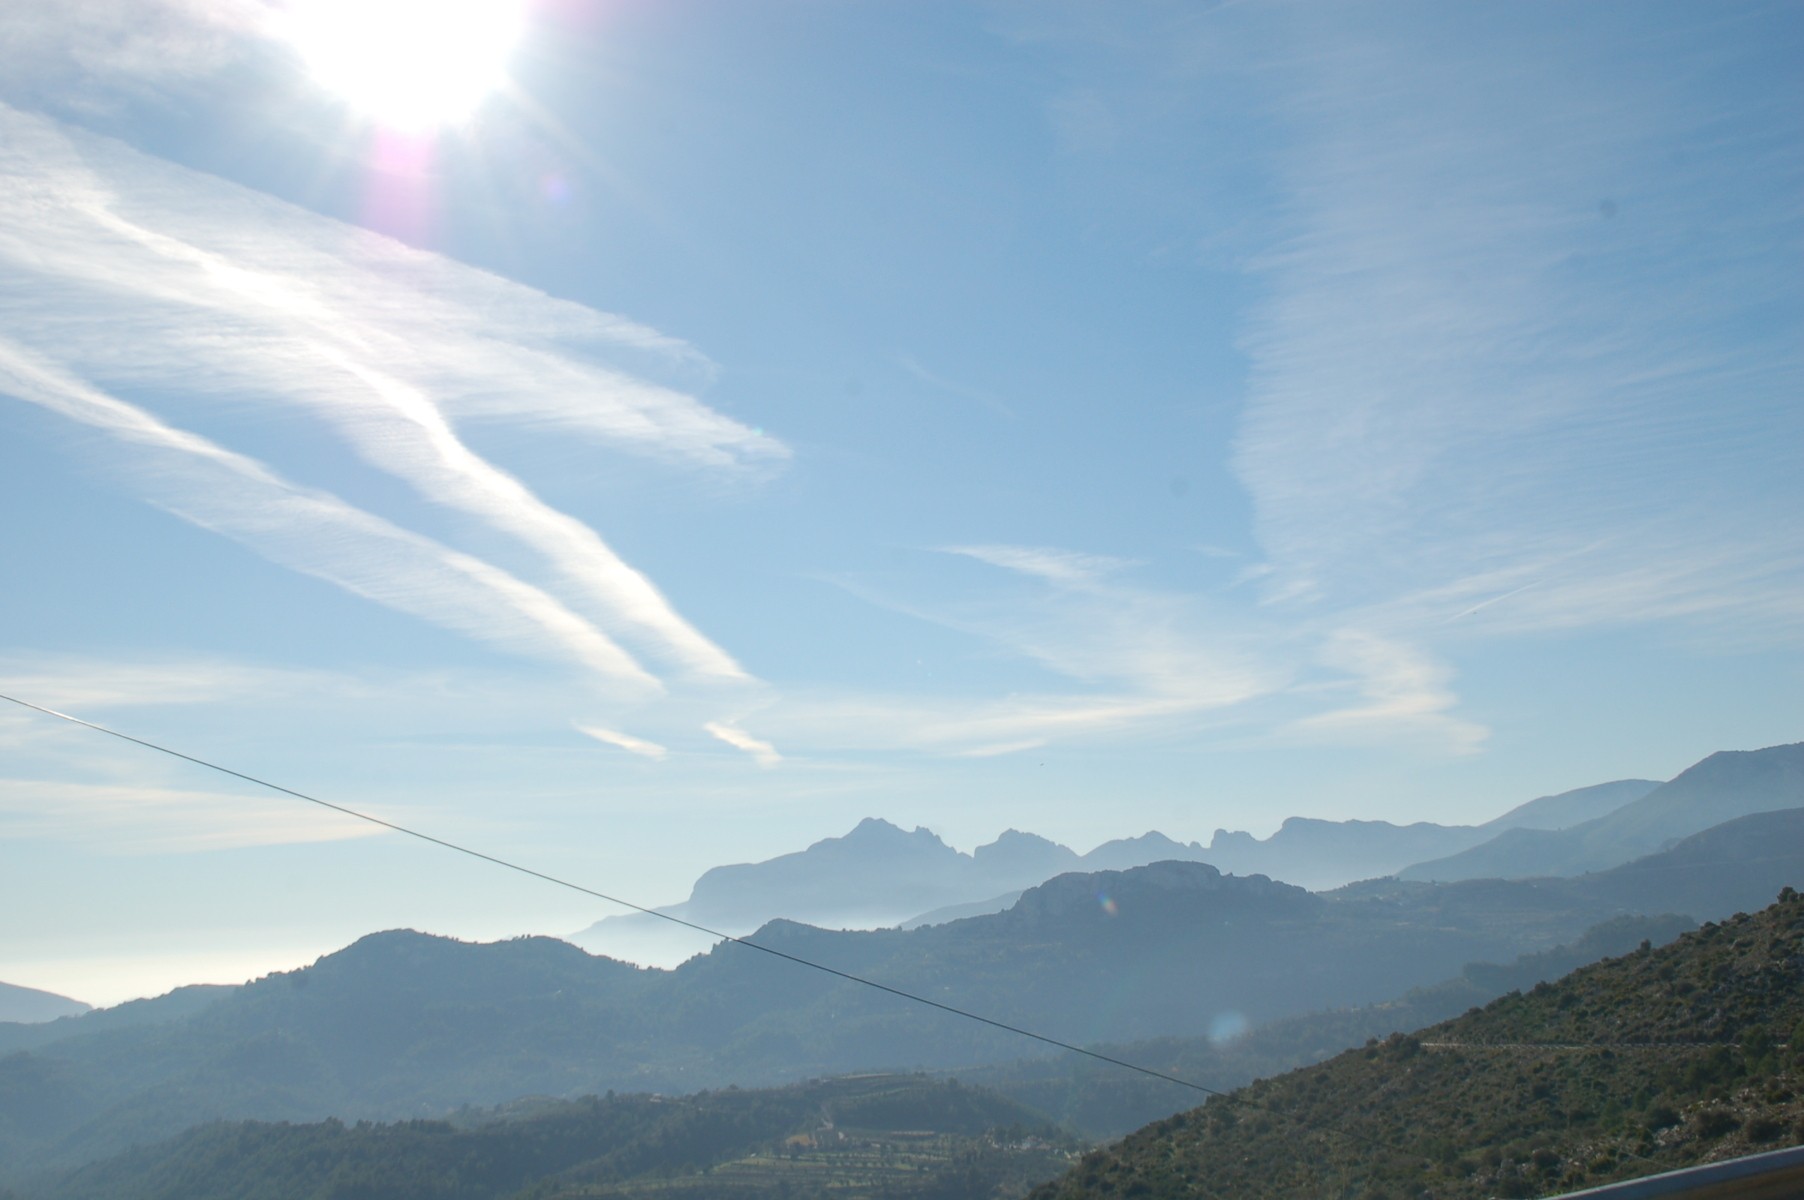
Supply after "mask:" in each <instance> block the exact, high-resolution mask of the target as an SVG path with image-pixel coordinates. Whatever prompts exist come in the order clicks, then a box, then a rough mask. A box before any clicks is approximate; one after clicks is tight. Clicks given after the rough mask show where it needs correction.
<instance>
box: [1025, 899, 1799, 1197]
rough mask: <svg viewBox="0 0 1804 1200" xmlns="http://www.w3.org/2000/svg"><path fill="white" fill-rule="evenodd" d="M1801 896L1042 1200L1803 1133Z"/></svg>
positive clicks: (1110, 1157) (1122, 1154)
mask: <svg viewBox="0 0 1804 1200" xmlns="http://www.w3.org/2000/svg"><path fill="white" fill-rule="evenodd" d="M1801 984H1804V898H1801V897H1800V896H1799V895H1798V893H1797V892H1795V891H1793V890H1792V889H1790V888H1787V889H1786V890H1785V891H1784V892H1783V893H1781V896H1780V900H1779V902H1778V903H1777V904H1775V905H1773V906H1772V907H1770V908H1768V909H1765V910H1764V911H1762V912H1759V913H1757V914H1755V915H1752V916H1748V915H1745V914H1744V915H1737V916H1736V917H1734V918H1732V919H1730V920H1728V921H1725V922H1723V923H1722V924H1720V925H1716V924H1709V925H1705V926H1704V927H1703V928H1701V929H1699V930H1698V931H1696V932H1694V933H1689V934H1686V935H1684V936H1682V937H1680V938H1679V939H1678V940H1677V941H1676V942H1674V943H1673V944H1672V945H1670V946H1667V947H1664V948H1659V949H1654V948H1652V947H1647V948H1643V949H1641V950H1637V951H1635V952H1633V953H1631V954H1628V955H1626V956H1624V957H1621V958H1616V959H1610V960H1606V961H1604V962H1601V963H1598V964H1596V965H1594V966H1591V967H1586V968H1583V969H1581V970H1579V971H1576V972H1574V973H1572V974H1571V975H1569V976H1567V977H1566V978H1565V979H1563V980H1561V981H1560V982H1558V983H1555V984H1544V985H1541V986H1538V987H1535V988H1533V989H1532V990H1530V991H1529V992H1527V993H1521V992H1513V993H1511V994H1510V995H1508V996H1505V997H1503V998H1502V999H1499V1000H1496V1001H1494V1002H1493V1003H1491V1004H1489V1005H1487V1006H1486V1007H1484V1008H1483V1009H1480V1010H1475V1011H1473V1012H1471V1013H1468V1014H1467V1015H1465V1016H1463V1017H1459V1018H1456V1019H1454V1020H1451V1021H1447V1022H1444V1023H1442V1024H1440V1025H1436V1026H1433V1027H1430V1028H1428V1029H1424V1030H1422V1031H1420V1032H1419V1033H1417V1034H1415V1035H1412V1036H1403V1035H1398V1036H1394V1037H1391V1038H1389V1039H1387V1040H1385V1041H1383V1042H1378V1041H1373V1042H1371V1043H1369V1044H1368V1045H1367V1046H1366V1047H1365V1048H1364V1049H1360V1050H1351V1051H1348V1052H1346V1053H1344V1054H1341V1055H1339V1056H1337V1057H1335V1058H1333V1059H1331V1060H1329V1061H1327V1062H1324V1063H1321V1064H1319V1065H1317V1066H1314V1067H1308V1068H1305V1069H1302V1070H1298V1071H1293V1072H1291V1073H1289V1074H1287V1075H1283V1076H1280V1077H1278V1078H1275V1079H1270V1080H1265V1081H1262V1082H1260V1083H1256V1084H1254V1085H1252V1086H1250V1087H1247V1088H1244V1089H1241V1090H1240V1091H1237V1092H1235V1093H1233V1094H1232V1095H1231V1096H1229V1097H1226V1098H1215V1099H1211V1100H1210V1101H1209V1102H1208V1103H1207V1104H1205V1105H1203V1106H1202V1107H1201V1108H1198V1109H1194V1110H1192V1111H1190V1112H1187V1113H1183V1114H1181V1115H1179V1116H1176V1117H1172V1118H1170V1119H1168V1120H1165V1121H1161V1122H1159V1123H1157V1124H1154V1125H1151V1126H1148V1127H1147V1128H1146V1129H1143V1130H1141V1131H1140V1132H1139V1133H1136V1134H1134V1135H1132V1136H1131V1137H1129V1138H1127V1139H1126V1140H1124V1141H1123V1142H1122V1143H1120V1144H1119V1145H1117V1146H1115V1147H1113V1148H1111V1149H1108V1150H1104V1151H1098V1152H1096V1153H1094V1154H1091V1155H1089V1156H1087V1157H1086V1158H1085V1159H1084V1161H1083V1162H1082V1163H1080V1164H1079V1165H1078V1166H1077V1167H1076V1168H1074V1169H1073V1170H1072V1171H1071V1172H1070V1173H1069V1174H1067V1175H1066V1176H1064V1177H1063V1178H1062V1179H1060V1180H1058V1181H1057V1182H1055V1183H1053V1184H1050V1185H1048V1186H1047V1187H1045V1188H1043V1189H1041V1190H1039V1191H1038V1192H1036V1193H1035V1196H1036V1198H1037V1200H1078V1198H1080V1197H1094V1196H1105V1195H1106V1196H1117V1195H1128V1196H1141V1197H1145V1198H1146V1200H1161V1198H1162V1197H1177V1196H1184V1197H1197V1196H1203V1197H1207V1196H1219V1197H1224V1198H1226V1197H1234V1198H1235V1200H1256V1198H1259V1197H1273V1198H1276V1197H1292V1196H1299V1195H1320V1194H1335V1195H1344V1194H1356V1195H1361V1196H1432V1197H1434V1198H1435V1200H1461V1198H1465V1197H1472V1198H1474V1200H1477V1198H1479V1197H1488V1196H1512V1197H1526V1196H1540V1195H1546V1194H1549V1193H1552V1192H1558V1191H1567V1190H1573V1189H1577V1188H1580V1187H1585V1186H1592V1185H1595V1184H1599V1183H1604V1182H1608V1181H1611V1180H1616V1179H1624V1178H1633V1177H1636V1176H1641V1175H1647V1174H1653V1173H1656V1172H1659V1171H1663V1170H1670V1169H1672V1168H1675V1167H1680V1166H1687V1165H1691V1164H1693V1163H1697V1162H1705V1161H1711V1160H1714V1159H1718V1158H1727V1157H1733V1156H1735V1155H1738V1154H1744V1153H1749V1152H1752V1151H1755V1150H1759V1149H1770V1148H1774V1147H1776V1146H1780V1145H1785V1144H1788V1143H1792V1142H1797V1141H1800V1140H1804V1051H1801V1050H1800V1047H1801V1046H1804V986H1801Z"/></svg>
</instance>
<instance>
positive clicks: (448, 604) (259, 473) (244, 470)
mask: <svg viewBox="0 0 1804 1200" xmlns="http://www.w3.org/2000/svg"><path fill="white" fill-rule="evenodd" d="M0 389H3V390H4V391H5V392H6V393H8V394H10V395H12V396H14V397H15V398H17V399H20V400H24V401H27V402H28V403H33V404H37V405H39V406H41V407H43V408H46V409H48V410H50V411H52V412H55V413H58V414H59V415H61V416H64V417H67V418H68V419H70V420H72V421H77V422H80V423H81V424H83V425H87V426H89V427H92V428H95V429H99V430H102V431H104V432H106V433H107V434H109V435H111V436H112V437H113V438H114V439H116V440H117V441H118V442H119V443H121V444H123V445H124V446H126V447H129V449H130V451H131V454H130V457H129V460H128V463H127V465H126V466H127V469H129V470H130V471H131V473H132V475H133V477H134V478H135V480H136V481H137V483H138V486H139V487H140V488H141V489H142V491H143V493H144V494H145V496H146V498H148V499H149V500H151V501H152V502H153V503H155V504H157V505H159V506H161V507H163V508H166V509H168V510H169V511H170V512H172V513H175V514H176V515H178V516H181V517H183V518H184V519H186V520H188V521H191V522H193V523H194V524H196V525H199V526H201V527H202V528H205V529H210V530H213V531H215V532H217V533H221V534H224V535H225V536H227V537H231V538H233V539H234V540H237V541H240V542H243V543H245V544H246V545H248V546H250V547H251V548H252V549H254V550H256V551H257V552H258V553H260V554H262V555H264V556H265V557H267V558H269V559H271V560H273V561H275V562H279V563H282V564H283V565H284V566H288V567H291V568H293V569H294V570H297V571H301V572H304V573H305V574H308V575H313V576H316V577H318V578H321V579H325V580H327V581H329V582H331V583H333V584H336V585H337V586H339V587H342V588H344V589H346V590H347V591H350V592H353V593H355V594H357V595H360V596H363V597H365V598H366V599H369V600H373V601H375V602H377V603H379V604H382V605H385V606H387V607H389V608H393V609H396V610H398V611H400V612H405V613H409V614H411V615H414V616H417V617H422V618H424V619H426V620H428V621H431V622H433V623H434V624H437V625H440V626H443V627H445V628H448V629H452V630H455V631H457V632H458V633H461V634H464V635H466V636H469V637H473V638H476V639H478V640H482V641H487V642H491V643H494V644H497V645H500V646H504V647H506V648H508V649H510V650H512V651H515V652H520V653H526V654H530V655H532V656H534V657H538V658H542V659H550V660H553V661H570V660H572V659H574V660H575V661H576V662H578V663H580V664H582V665H584V666H586V667H588V668H589V669H591V670H592V671H594V672H595V673H596V674H597V675H599V676H600V677H602V678H603V679H607V680H612V681H615V682H624V683H627V684H629V685H631V686H633V687H635V688H639V689H647V690H653V691H655V690H656V689H657V688H658V686H659V685H658V683H657V681H656V680H655V679H654V678H653V677H652V676H651V675H649V674H648V673H647V672H646V671H645V670H644V669H643V668H642V667H640V666H639V665H638V663H636V662H634V661H633V659H632V658H631V656H629V655H628V654H627V653H626V652H625V651H623V650H622V649H621V648H620V647H619V646H618V645H616V644H615V643H614V642H613V641H612V640H611V639H609V638H608V636H607V635H606V634H604V633H602V632H601V631H600V630H598V629H596V628H595V627H594V626H593V625H591V624H590V623H589V622H588V621H586V620H584V619H583V618H582V617H580V616H578V615H577V614H575V613H574V612H572V611H570V609H569V608H567V607H566V606H565V605H564V604H562V603H561V602H559V601H558V600H557V599H556V598H555V597H553V596H551V595H549V594H547V593H546V592H545V591H543V590H542V589H540V588H537V587H534V586H533V585H531V584H528V583H525V582H523V581H522V580H519V579H517V578H515V577H513V576H511V575H509V574H507V573H506V572H504V571H501V570H499V569H497V568H495V567H493V566H490V565H489V564H488V563H485V562H483V561H482V560H480V559H477V558H474V557H472V556H471V555H468V554H463V553H460V552H458V551H455V550H452V549H450V548H448V547H446V546H443V545H441V544H439V543H437V542H434V541H432V540H431V539H429V538H425V537H422V536H420V535H419V534H415V533H411V532H409V531H407V530H405V529H402V528H400V527H398V526H396V525H393V524H391V523H389V522H387V521H384V520H383V519H381V518H380V517H376V516H373V515H371V514H370V513H367V512H364V511H362V510H361V509H357V508H353V507H351V506H350V505H347V504H345V503H344V502H343V501H341V500H339V499H337V498H336V497H334V496H331V495H328V494H326V493H323V492H317V491H312V490H307V489H302V488H299V487H296V486H295V485H293V484H291V483H289V482H288V481H286V480H284V479H282V478H281V477H280V476H278V475H276V474H275V473H274V472H272V471H271V470H269V468H267V467H265V466H264V465H263V464H261V463H259V462H257V461H255V460H254V459H251V458H248V457H246V456H245V455H242V454H238V453H235V452H233V451H231V450H227V449H225V448H224V447H222V446H220V445H218V444H217V443H214V442H212V441H210V440H208V439H206V438H203V437H200V436H198V435H196V434H193V433H189V432H186V431H183V430H180V429H176V428H174V427H172V426H170V425H167V424H165V423H164V422H162V421H160V420H158V419H157V418H156V417H154V416H152V415H151V414H150V413H147V412H145V411H144V410H143V409H141V408H138V407H137V406H135V405H131V404H127V403H126V402H124V401H123V400H119V399H117V398H116V397H113V396H109V395H107V394H105V393H103V392H100V391H98V390H96V389H94V388H93V387H90V386H88V385H86V384H84V383H82V382H81V381H80V380H77V379H73V378H71V377H69V376H68V375H67V374H66V373H64V372H62V371H60V370H58V369H57V368H55V367H53V366H50V365H47V364H45V363H42V362H40V361H37V360H36V358H35V356H34V355H31V354H30V353H29V352H26V351H24V350H21V349H20V348H19V347H17V346H15V345H12V344H10V343H8V342H7V341H5V340H3V339H0Z"/></svg>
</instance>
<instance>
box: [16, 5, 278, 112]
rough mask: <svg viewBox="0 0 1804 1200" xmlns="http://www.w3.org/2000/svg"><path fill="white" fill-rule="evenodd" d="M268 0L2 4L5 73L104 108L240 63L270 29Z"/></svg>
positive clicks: (79, 103) (49, 91)
mask: <svg viewBox="0 0 1804 1200" xmlns="http://www.w3.org/2000/svg"><path fill="white" fill-rule="evenodd" d="M274 11H275V4H273V3H271V2H270V0H65V2H64V3H60V4H54V5H49V4H8V5H4V6H0V75H4V76H5V77H6V78H7V79H8V80H9V82H10V83H11V84H12V85H13V86H15V87H17V86H21V85H23V86H27V87H30V88H32V89H33V90H36V91H40V92H43V93H46V94H53V95H55V97H56V98H57V99H58V100H60V101H62V102H64V103H71V104H72V106H76V107H86V108H104V107H107V106H108V105H111V104H117V103H121V102H122V100H123V98H124V97H127V96H130V95H132V94H133V93H134V92H137V91H142V90H144V89H147V88H154V87H161V86H167V85H169V84H171V83H174V84H180V83H182V82H184V81H186V80H189V79H192V78H194V77H196V76H200V75H206V74H210V73H212V72H214V71H217V70H219V69H220V68H222V67H224V66H226V65H227V64H229V63H231V62H233V61H234V60H236V59H237V58H238V57H239V56H240V55H241V54H242V53H243V52H244V49H245V46H246V44H247V43H248V42H249V41H251V40H252V39H253V38H255V37H257V36H258V35H259V34H261V33H263V32H265V31H267V30H268V29H269V28H270V23H271V22H270V18H271V15H272V14H273V12H274Z"/></svg>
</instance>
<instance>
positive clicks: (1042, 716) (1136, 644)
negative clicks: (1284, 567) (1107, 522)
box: [761, 544, 1290, 757]
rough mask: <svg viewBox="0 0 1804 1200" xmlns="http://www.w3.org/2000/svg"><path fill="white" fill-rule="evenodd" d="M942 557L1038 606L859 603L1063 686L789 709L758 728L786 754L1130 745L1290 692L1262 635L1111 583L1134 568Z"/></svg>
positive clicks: (815, 700) (999, 548) (1227, 617)
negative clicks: (1030, 668) (774, 733)
mask: <svg viewBox="0 0 1804 1200" xmlns="http://www.w3.org/2000/svg"><path fill="white" fill-rule="evenodd" d="M942 550H943V552H945V553H950V554H957V555H961V556H963V557H967V558H971V559H974V560H976V561H978V562H982V563H984V564H986V565H988V566H993V567H996V568H999V569H1001V570H1005V571H1009V572H1011V573H1014V574H1018V575H1023V576H1026V577H1027V578H1028V579H1029V580H1031V581H1032V582H1033V583H1034V584H1036V585H1038V586H1037V589H1036V590H1037V594H1030V595H1027V596H1023V595H1020V594H1017V593H1015V592H1011V593H1010V594H1009V595H1008V597H1007V598H1006V599H997V598H995V593H994V590H993V589H982V588H980V589H979V596H980V597H981V598H975V599H972V598H967V599H962V600H950V599H944V598H941V599H936V600H918V599H909V600H905V599H902V598H900V597H898V596H896V595H894V594H892V593H889V592H886V591H879V590H874V589H871V588H869V587H867V586H864V585H862V584H860V583H858V582H856V581H854V580H850V579H838V580H835V581H834V582H836V583H837V584H838V585H839V586H841V587H843V588H845V589H846V590H848V591H849V592H851V593H852V594H854V595H857V596H860V597H861V598H863V599H865V600H868V601H870V602H871V603H873V604H877V605H880V606H882V607H885V608H888V609H890V610H892V611H895V612H900V613H904V614H907V615H909V616H912V617H916V618H918V619H920V620H923V621H928V622H931V623H933V624H936V625H940V626H942V627H945V628H948V629H952V630H956V631H958V632H960V633H964V634H967V635H970V636H971V637H973V638H976V639H979V640H980V641H981V642H983V643H985V644H986V645H987V646H988V647H989V652H990V653H991V654H992V655H994V656H997V657H1000V658H1002V659H1016V660H1022V661H1026V662H1031V663H1033V664H1036V665H1037V666H1039V667H1040V668H1042V669H1044V670H1045V671H1046V672H1048V673H1049V675H1050V676H1051V677H1052V678H1051V679H1050V680H1049V681H1048V682H1047V684H1046V685H1045V686H1043V687H1040V688H1037V689H1033V690H1012V691H1010V692H1009V693H1008V694H1006V695H1000V696H991V697H982V698H977V697H968V696H966V697H941V698H937V699H936V698H934V697H930V696H923V695H913V696H910V695H884V694H881V693H867V694H865V695H862V696H853V695H847V694H843V693H836V692H812V693H810V692H802V691H797V692H794V693H793V694H790V695H786V696H785V697H784V698H783V699H781V700H780V701H779V702H777V703H775V704H773V705H772V706H771V707H770V708H768V709H766V710H764V712H763V713H762V715H761V720H763V721H764V723H765V724H766V725H769V726H771V727H773V728H777V729H779V730H780V731H781V732H782V735H783V737H784V738H785V741H786V742H787V741H790V740H794V741H796V742H798V743H801V742H810V743H811V744H819V745H824V746H865V747H880V748H907V749H915V750H922V751H927V752H930V753H936V754H948V755H955V756H962V757H993V756H996V755H1001V754H1008V753H1015V752H1020V751H1024V750H1028V749H1033V748H1036V747H1038V746H1040V745H1044V744H1046V743H1047V742H1048V741H1050V740H1053V739H1065V738H1090V737H1096V736H1105V735H1106V736H1119V735H1124V734H1125V735H1128V736H1133V735H1135V734H1137V733H1151V732H1156V731H1164V730H1169V729H1170V728H1171V727H1172V726H1173V724H1174V723H1176V722H1183V721H1191V722H1194V721H1196V720H1198V719H1199V718H1202V717H1205V716H1207V715H1209V714H1220V713H1224V712H1227V711H1229V710H1232V709H1234V708H1236V707H1237V706H1240V705H1243V704H1245V703H1247V702H1249V701H1251V700H1254V699H1256V698H1258V697H1261V696H1269V695H1272V694H1274V693H1275V692H1277V691H1279V690H1280V689H1281V688H1282V687H1284V686H1285V684H1286V682H1287V680H1288V678H1289V675H1290V670H1289V668H1288V667H1287V666H1285V665H1284V664H1283V662H1282V661H1281V660H1280V659H1279V658H1277V657H1275V656H1272V655H1269V654H1267V653H1264V652H1263V650H1262V649H1261V648H1260V646H1259V644H1258V639H1259V637H1260V636H1261V635H1259V634H1258V633H1257V631H1256V630H1255V629H1253V628H1252V627H1250V626H1248V625H1247V624H1246V623H1245V622H1244V621H1242V620H1240V619H1239V618H1237V617H1235V616H1233V615H1232V614H1230V613H1228V612H1227V611H1225V610H1222V609H1219V608H1215V607H1212V606H1211V605H1210V603H1209V601H1208V600H1207V599H1206V598H1204V597H1200V596H1196V595H1187V594H1183V593H1174V592H1166V591H1161V590H1158V589H1156V588H1150V587H1144V586H1137V585H1133V584H1130V583H1126V582H1123V581H1121V580H1118V579H1116V578H1114V576H1115V574H1116V573H1117V572H1119V571H1120V570H1122V569H1123V568H1125V567H1128V566H1131V565H1134V564H1132V563H1131V562H1130V561H1129V560H1126V559H1120V558H1113V557H1109V556H1105V555H1098V554H1085V553H1079V552H1076V551H1071V550H1066V549H1061V548H1056V547H1045V546H1011V545H998V544H989V545H973V546H953V547H943V548H942Z"/></svg>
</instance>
